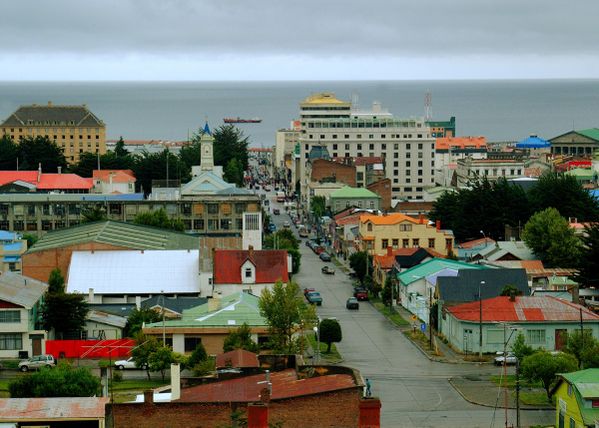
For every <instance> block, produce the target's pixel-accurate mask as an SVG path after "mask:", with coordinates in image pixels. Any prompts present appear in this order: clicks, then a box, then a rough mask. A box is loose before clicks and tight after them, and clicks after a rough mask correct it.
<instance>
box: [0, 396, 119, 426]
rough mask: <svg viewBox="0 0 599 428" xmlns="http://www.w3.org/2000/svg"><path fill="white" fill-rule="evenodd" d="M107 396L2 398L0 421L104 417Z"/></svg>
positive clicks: (0, 401)
mask: <svg viewBox="0 0 599 428" xmlns="http://www.w3.org/2000/svg"><path fill="white" fill-rule="evenodd" d="M109 401H110V400H109V398H108V397H48V398H2V399H0V421H2V422H18V421H21V420H28V421H32V420H40V421H47V420H52V419H57V420H58V419H60V420H65V419H92V418H94V419H95V418H98V419H99V418H102V419H103V418H104V415H105V410H104V409H105V406H106V403H108V402H109Z"/></svg>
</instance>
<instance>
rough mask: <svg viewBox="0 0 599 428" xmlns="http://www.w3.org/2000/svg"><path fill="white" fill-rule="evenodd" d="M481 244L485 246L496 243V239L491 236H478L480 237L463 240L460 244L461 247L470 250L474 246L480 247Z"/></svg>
mask: <svg viewBox="0 0 599 428" xmlns="http://www.w3.org/2000/svg"><path fill="white" fill-rule="evenodd" d="M481 245H485V246H487V245H495V240H494V239H491V238H478V239H473V240H472V241H466V242H462V243H461V244H459V245H458V246H459V247H460V248H464V249H467V250H470V249H472V248H474V247H480V246H481Z"/></svg>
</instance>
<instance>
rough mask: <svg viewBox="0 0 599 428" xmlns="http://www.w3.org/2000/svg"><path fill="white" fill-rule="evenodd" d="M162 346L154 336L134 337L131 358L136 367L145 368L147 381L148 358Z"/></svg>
mask: <svg viewBox="0 0 599 428" xmlns="http://www.w3.org/2000/svg"><path fill="white" fill-rule="evenodd" d="M161 346H162V345H161V344H160V343H158V339H156V338H155V337H154V336H146V335H144V334H143V333H141V332H140V333H138V334H137V336H136V337H135V348H133V349H132V350H131V357H133V361H134V362H135V365H136V366H137V367H145V368H146V374H147V375H148V380H150V356H151V355H152V353H153V352H155V351H156V350H157V349H158V348H160V347H161Z"/></svg>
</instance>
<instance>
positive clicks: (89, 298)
mask: <svg viewBox="0 0 599 428" xmlns="http://www.w3.org/2000/svg"><path fill="white" fill-rule="evenodd" d="M87 303H94V289H93V288H90V289H89V290H88V292H87Z"/></svg>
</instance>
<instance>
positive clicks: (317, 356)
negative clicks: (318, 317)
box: [313, 324, 320, 364]
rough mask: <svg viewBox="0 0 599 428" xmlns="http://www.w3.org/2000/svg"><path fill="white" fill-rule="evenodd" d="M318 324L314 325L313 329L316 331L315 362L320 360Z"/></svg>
mask: <svg viewBox="0 0 599 428" xmlns="http://www.w3.org/2000/svg"><path fill="white" fill-rule="evenodd" d="M319 327H320V324H319V325H318V326H314V328H313V330H314V333H316V363H317V364H318V363H319V362H320V328H319Z"/></svg>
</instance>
